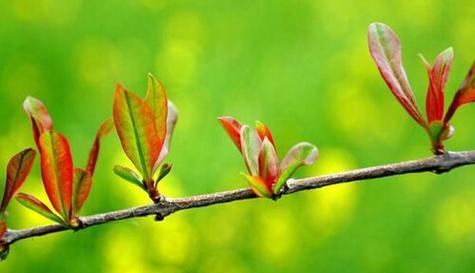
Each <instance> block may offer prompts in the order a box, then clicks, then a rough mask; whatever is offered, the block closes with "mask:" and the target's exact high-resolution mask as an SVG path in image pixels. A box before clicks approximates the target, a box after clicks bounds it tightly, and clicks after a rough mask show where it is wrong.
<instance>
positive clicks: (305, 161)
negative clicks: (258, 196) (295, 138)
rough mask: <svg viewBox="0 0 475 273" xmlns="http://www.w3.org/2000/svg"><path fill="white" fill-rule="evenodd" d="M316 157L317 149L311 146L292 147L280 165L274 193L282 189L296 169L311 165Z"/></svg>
mask: <svg viewBox="0 0 475 273" xmlns="http://www.w3.org/2000/svg"><path fill="white" fill-rule="evenodd" d="M317 157H318V149H317V147H315V145H313V144H310V143H307V142H302V143H299V144H297V145H295V146H294V147H292V149H290V151H289V152H288V153H287V155H286V156H285V157H284V159H283V160H282V163H281V164H280V167H279V169H280V176H279V178H278V180H277V182H276V184H275V186H274V193H276V194H277V193H278V192H279V191H280V190H281V189H282V187H283V186H284V185H285V183H286V182H287V180H288V179H289V178H290V177H291V176H292V174H293V173H294V172H295V171H296V170H297V169H298V168H300V167H301V166H305V165H311V164H313V163H314V162H315V160H317Z"/></svg>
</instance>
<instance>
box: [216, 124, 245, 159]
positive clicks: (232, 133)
mask: <svg viewBox="0 0 475 273" xmlns="http://www.w3.org/2000/svg"><path fill="white" fill-rule="evenodd" d="M218 120H219V122H220V123H221V125H222V126H223V127H224V130H226V132H227V133H228V135H229V137H231V140H232V141H233V143H234V145H236V147H237V148H238V150H239V152H241V153H242V148H241V128H242V125H241V123H239V121H237V120H236V119H235V118H233V117H219V118H218Z"/></svg>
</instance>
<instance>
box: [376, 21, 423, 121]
mask: <svg viewBox="0 0 475 273" xmlns="http://www.w3.org/2000/svg"><path fill="white" fill-rule="evenodd" d="M368 44H369V50H370V53H371V56H372V58H373V60H374V61H375V63H376V66H377V67H378V70H379V72H380V73H381V76H382V77H383V79H384V81H385V82H386V84H387V85H388V87H389V89H390V90H391V92H392V93H393V94H394V96H395V97H396V99H397V100H398V101H399V102H400V103H401V105H402V106H403V107H404V109H406V111H407V112H408V113H409V115H410V116H411V117H412V118H413V119H414V120H415V121H416V122H417V123H419V124H420V125H421V126H423V127H425V121H424V119H423V118H422V115H421V113H420V111H419V108H418V107H417V102H416V99H415V98H414V93H413V92H412V89H411V86H410V85H409V81H408V79H407V76H406V71H405V70H404V67H403V64H402V60H401V46H400V42H399V38H398V37H397V36H396V34H395V33H394V32H393V31H392V30H391V28H389V27H388V26H386V25H384V24H382V23H372V24H370V25H369V28H368Z"/></svg>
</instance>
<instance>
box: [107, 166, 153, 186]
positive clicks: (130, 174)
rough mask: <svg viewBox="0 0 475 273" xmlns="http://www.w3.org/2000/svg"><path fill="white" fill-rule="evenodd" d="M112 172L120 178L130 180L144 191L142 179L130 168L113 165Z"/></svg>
mask: <svg viewBox="0 0 475 273" xmlns="http://www.w3.org/2000/svg"><path fill="white" fill-rule="evenodd" d="M114 173H115V174H116V175H118V176H120V177H121V178H123V179H124V180H125V181H127V182H130V183H132V184H134V185H136V186H138V187H139V188H141V189H142V190H144V191H147V188H146V187H145V186H144V184H143V183H142V180H141V179H140V177H139V176H138V175H137V174H136V173H135V172H134V171H133V170H131V169H129V168H126V167H122V166H119V165H116V166H114Z"/></svg>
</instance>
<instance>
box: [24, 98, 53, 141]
mask: <svg viewBox="0 0 475 273" xmlns="http://www.w3.org/2000/svg"><path fill="white" fill-rule="evenodd" d="M23 108H24V109H25V112H26V114H27V115H28V117H30V119H31V123H32V127H33V137H34V139H35V143H36V145H37V146H38V147H39V142H38V141H39V138H40V135H41V134H42V133H43V132H45V131H50V130H53V120H52V119H51V116H50V115H49V112H48V109H47V108H46V106H45V105H44V104H43V102H41V101H40V100H38V99H36V98H33V97H26V99H25V101H24V102H23Z"/></svg>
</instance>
